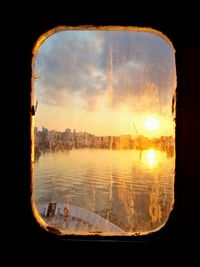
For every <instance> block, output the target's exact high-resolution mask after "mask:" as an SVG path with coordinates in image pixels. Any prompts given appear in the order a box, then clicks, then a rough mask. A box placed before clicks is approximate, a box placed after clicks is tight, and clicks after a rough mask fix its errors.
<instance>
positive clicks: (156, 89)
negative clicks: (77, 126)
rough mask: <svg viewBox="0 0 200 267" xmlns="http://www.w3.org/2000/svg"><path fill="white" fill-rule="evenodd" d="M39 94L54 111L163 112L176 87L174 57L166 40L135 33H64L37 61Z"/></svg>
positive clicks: (45, 46) (44, 47) (44, 46)
mask: <svg viewBox="0 0 200 267" xmlns="http://www.w3.org/2000/svg"><path fill="white" fill-rule="evenodd" d="M35 63H36V65H35V66H36V68H35V73H36V75H38V76H39V77H40V79H39V80H37V86H36V94H38V95H39V97H40V99H41V101H42V102H44V103H47V104H50V105H51V104H52V105H65V104H66V103H67V104H69V103H71V104H75V103H77V99H79V100H81V101H79V103H81V105H82V108H84V109H86V110H91V111H94V110H96V109H97V108H98V107H99V105H100V103H102V104H104V105H107V106H109V107H110V108H112V109H120V106H121V105H124V104H125V103H126V104H127V105H129V106H130V107H131V108H132V109H133V110H136V111H140V110H141V109H143V108H149V109H153V108H154V109H157V110H164V109H163V106H165V105H169V102H170V101H171V95H172V92H173V91H174V90H175V86H176V75H175V62H174V52H173V50H172V48H171V47H170V46H169V44H168V43H167V42H166V41H165V40H164V39H162V38H161V37H159V36H157V35H155V34H152V33H148V32H132V31H127V32H123V31H111V32H110V31H62V32H58V33H55V34H54V35H52V36H50V37H49V38H48V39H46V41H45V42H44V43H43V44H42V45H41V47H40V49H39V51H38V54H37V56H36V62H35Z"/></svg>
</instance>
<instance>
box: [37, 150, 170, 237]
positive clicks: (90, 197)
mask: <svg viewBox="0 0 200 267" xmlns="http://www.w3.org/2000/svg"><path fill="white" fill-rule="evenodd" d="M174 168H175V159H174V155H172V154H171V155H169V154H167V153H166V152H163V151H159V150H154V149H150V150H143V151H139V150H105V149H104V150H101V149H75V150H69V151H58V152H48V153H47V152H46V153H44V154H42V155H41V156H40V158H39V160H38V161H37V162H36V163H35V170H34V198H35V202H36V204H37V203H47V202H51V201H56V202H61V203H63V202H64V203H68V204H72V205H75V206H79V207H82V208H85V209H88V210H90V211H93V212H95V213H97V214H99V215H101V216H102V217H104V218H106V219H108V220H109V221H111V222H113V223H114V224H116V225H118V226H119V227H121V228H122V229H124V230H125V231H127V232H146V231H151V230H155V229H156V228H157V227H159V226H162V225H163V224H164V223H165V222H166V221H167V219H168V216H169V214H170V211H171V209H172V205H173V200H174Z"/></svg>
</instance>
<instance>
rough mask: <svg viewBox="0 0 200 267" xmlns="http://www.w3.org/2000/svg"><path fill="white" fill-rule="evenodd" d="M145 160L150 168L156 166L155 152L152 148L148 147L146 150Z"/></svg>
mask: <svg viewBox="0 0 200 267" xmlns="http://www.w3.org/2000/svg"><path fill="white" fill-rule="evenodd" d="M147 162H148V166H149V167H150V168H154V167H155V166H156V152H155V150H154V149H150V150H149V151H148V154H147Z"/></svg>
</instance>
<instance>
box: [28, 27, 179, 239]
mask: <svg viewBox="0 0 200 267" xmlns="http://www.w3.org/2000/svg"><path fill="white" fill-rule="evenodd" d="M34 55H35V56H34V58H33V76H32V80H33V87H34V94H35V96H34V101H35V102H36V101H37V105H36V106H35V110H34V111H35V117H34V120H35V122H34V134H33V136H34V159H33V161H34V163H33V164H34V173H33V177H32V178H33V199H32V200H33V203H34V205H35V207H36V209H35V213H37V212H38V213H39V214H40V222H41V224H42V225H43V226H44V227H45V226H46V225H50V226H51V227H54V228H56V229H57V230H58V231H60V233H64V234H69V233H75V234H83V235H84V234H86V235H88V234H94V233H98V234H102V235H138V234H146V233H149V232H152V231H156V230H158V229H160V228H161V227H162V226H163V225H164V224H165V223H166V221H167V219H168V217H169V214H170V212H171V211H172V207H173V203H174V169H175V145H174V138H175V136H174V135H175V125H174V114H173V111H174V106H173V105H174V92H175V89H176V69H175V52H174V48H173V46H172V44H171V42H170V41H169V40H168V39H167V37H165V36H164V35H162V34H161V33H160V32H157V31H155V30H150V29H145V28H134V27H131V28H130V27H127V28H122V27H121V28H120V27H108V28H105V27H104V28H102V29H99V28H98V30H96V29H95V28H92V27H91V28H88V27H87V28H86V27H85V28H84V27H82V28H71V27H65V28H63V27H62V28H56V29H54V30H52V31H50V32H48V33H47V34H45V35H43V36H41V38H40V39H39V40H38V42H37V44H36V46H35V49H34Z"/></svg>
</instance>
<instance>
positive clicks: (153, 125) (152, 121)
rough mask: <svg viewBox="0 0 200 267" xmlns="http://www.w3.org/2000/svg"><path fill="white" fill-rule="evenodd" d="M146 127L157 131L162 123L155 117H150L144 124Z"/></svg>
mask: <svg viewBox="0 0 200 267" xmlns="http://www.w3.org/2000/svg"><path fill="white" fill-rule="evenodd" d="M144 125H145V127H146V129H147V130H149V131H155V130H157V129H158V128H159V127H160V121H159V120H158V119H157V118H156V117H154V116H152V115H151V116H148V117H147V119H146V120H145V122H144Z"/></svg>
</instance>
